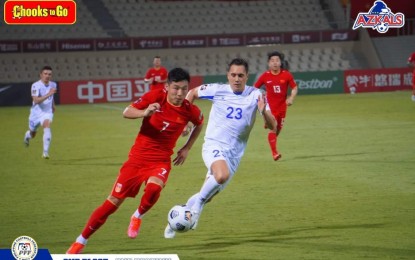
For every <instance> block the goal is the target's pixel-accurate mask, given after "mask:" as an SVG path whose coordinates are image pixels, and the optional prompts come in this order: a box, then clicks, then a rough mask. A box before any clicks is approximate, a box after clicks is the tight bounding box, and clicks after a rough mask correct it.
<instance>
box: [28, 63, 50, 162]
mask: <svg viewBox="0 0 415 260" xmlns="http://www.w3.org/2000/svg"><path fill="white" fill-rule="evenodd" d="M51 78H52V68H51V67H49V66H45V67H43V68H42V70H41V71H40V80H39V81H36V82H35V83H33V85H32V90H31V91H32V99H33V102H32V107H31V108H30V115H29V130H28V131H27V132H26V134H25V137H24V143H25V145H26V146H29V141H30V139H32V138H35V136H36V131H37V128H38V127H39V126H40V125H42V127H43V154H42V157H43V158H45V159H49V146H50V141H51V139H52V133H51V131H50V125H51V123H52V119H53V113H54V112H55V101H54V100H53V95H54V94H55V93H56V91H57V89H56V83H55V82H53V81H51Z"/></svg>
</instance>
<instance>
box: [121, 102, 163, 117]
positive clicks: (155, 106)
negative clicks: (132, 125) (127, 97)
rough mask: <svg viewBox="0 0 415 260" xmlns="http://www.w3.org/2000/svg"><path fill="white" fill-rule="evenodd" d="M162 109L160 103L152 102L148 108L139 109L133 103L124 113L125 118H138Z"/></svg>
mask: <svg viewBox="0 0 415 260" xmlns="http://www.w3.org/2000/svg"><path fill="white" fill-rule="evenodd" d="M159 110H160V104H159V103H152V104H150V105H149V106H148V107H147V108H146V109H137V108H135V107H133V106H132V105H129V106H128V107H126V108H125V109H124V112H123V113H122V115H123V116H124V118H128V119H136V118H143V117H148V116H151V115H152V114H154V113H156V112H158V111H159Z"/></svg>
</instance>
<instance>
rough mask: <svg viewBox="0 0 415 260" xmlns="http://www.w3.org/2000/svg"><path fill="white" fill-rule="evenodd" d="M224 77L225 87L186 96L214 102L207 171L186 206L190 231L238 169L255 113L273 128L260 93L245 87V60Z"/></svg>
mask: <svg viewBox="0 0 415 260" xmlns="http://www.w3.org/2000/svg"><path fill="white" fill-rule="evenodd" d="M227 78H228V84H218V83H215V84H205V85H201V86H199V87H196V88H194V89H192V90H190V91H189V93H188V95H187V97H186V98H187V99H188V100H189V101H190V102H193V100H194V99H196V98H199V99H207V100H211V101H212V102H213V105H212V108H211V111H210V115H209V121H208V125H207V128H206V134H205V142H204V144H203V149H202V156H203V160H204V162H205V165H206V167H207V169H208V172H207V175H206V179H205V182H204V183H203V185H202V188H201V189H200V191H199V192H198V193H196V194H194V195H193V196H192V197H190V198H189V200H188V201H187V203H186V205H187V207H189V208H190V211H191V213H192V222H193V227H192V229H195V228H196V225H197V222H198V220H199V216H200V213H201V212H202V209H203V206H204V205H205V203H207V202H208V201H210V199H211V198H212V197H213V196H214V195H216V194H217V193H218V192H219V191H221V190H223V189H224V188H225V187H226V186H227V185H228V184H229V182H230V180H231V179H232V177H233V175H234V174H235V172H236V170H237V169H238V166H239V163H240V161H241V158H242V156H243V154H244V152H245V148H246V145H247V142H248V138H249V134H250V132H251V130H252V127H253V125H254V123H255V118H256V114H257V110H258V111H259V112H260V114H261V115H262V116H263V118H264V121H265V123H266V125H267V126H268V127H269V129H275V128H276V121H275V119H274V116H273V115H272V114H271V111H270V109H269V106H268V105H267V104H266V100H265V98H264V96H263V94H262V93H261V92H260V90H259V89H256V88H254V87H251V86H246V82H247V80H248V63H247V62H246V61H245V60H244V59H240V58H236V59H233V60H232V61H231V63H230V64H229V65H228V71H227ZM174 236H175V231H174V230H173V229H171V228H170V226H169V225H168V224H167V227H166V229H165V231H164V237H165V238H173V237H174Z"/></svg>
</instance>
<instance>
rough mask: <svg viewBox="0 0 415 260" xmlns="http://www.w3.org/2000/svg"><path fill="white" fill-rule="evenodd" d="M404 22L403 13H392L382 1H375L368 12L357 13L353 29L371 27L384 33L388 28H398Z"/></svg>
mask: <svg viewBox="0 0 415 260" xmlns="http://www.w3.org/2000/svg"><path fill="white" fill-rule="evenodd" d="M404 24H405V15H404V14H403V13H396V14H394V13H392V11H391V9H390V8H388V6H387V5H386V4H385V3H384V2H383V1H376V2H375V3H374V4H373V6H372V8H370V10H369V12H368V13H359V14H358V15H357V17H356V20H355V22H354V25H353V30H356V29H357V28H359V27H363V28H372V29H373V30H377V31H378V32H379V33H386V32H387V31H388V30H389V28H400V27H402V26H403V25H404Z"/></svg>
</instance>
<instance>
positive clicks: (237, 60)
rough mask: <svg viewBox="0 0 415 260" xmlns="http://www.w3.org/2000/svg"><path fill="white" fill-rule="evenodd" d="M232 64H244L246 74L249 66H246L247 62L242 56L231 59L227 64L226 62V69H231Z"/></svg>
mask: <svg viewBox="0 0 415 260" xmlns="http://www.w3.org/2000/svg"><path fill="white" fill-rule="evenodd" d="M232 65H237V66H244V67H245V71H246V74H248V70H249V66H248V62H247V61H246V60H244V59H242V58H235V59H233V60H232V61H231V62H230V63H229V64H228V68H227V71H229V70H230V69H231V66H232Z"/></svg>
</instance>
